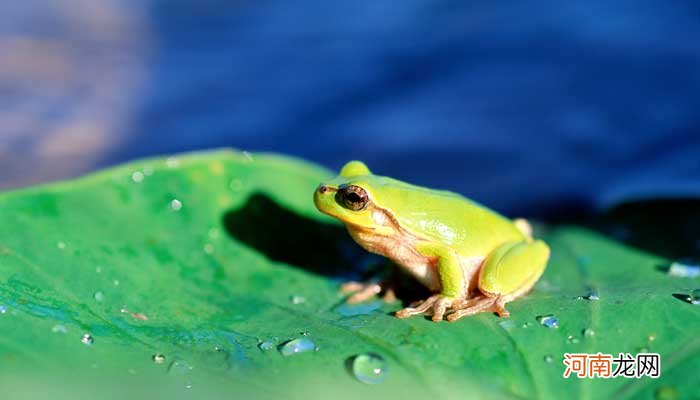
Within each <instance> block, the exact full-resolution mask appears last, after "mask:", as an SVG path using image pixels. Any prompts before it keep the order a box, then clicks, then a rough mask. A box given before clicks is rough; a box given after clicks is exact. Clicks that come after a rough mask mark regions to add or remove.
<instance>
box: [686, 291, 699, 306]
mask: <svg viewBox="0 0 700 400" xmlns="http://www.w3.org/2000/svg"><path fill="white" fill-rule="evenodd" d="M688 302H689V303H690V304H695V305H699V304H700V289H693V290H691V291H690V294H689V295H688Z"/></svg>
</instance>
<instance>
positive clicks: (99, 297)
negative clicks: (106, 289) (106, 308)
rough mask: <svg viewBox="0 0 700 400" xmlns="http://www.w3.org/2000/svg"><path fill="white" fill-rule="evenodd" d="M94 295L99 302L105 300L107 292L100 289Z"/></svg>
mask: <svg viewBox="0 0 700 400" xmlns="http://www.w3.org/2000/svg"><path fill="white" fill-rule="evenodd" d="M92 297H94V298H95V301H99V302H103V301H105V294H104V293H102V292H100V291H97V292H95V294H94V295H93V296H92Z"/></svg>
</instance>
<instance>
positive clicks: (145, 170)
mask: <svg viewBox="0 0 700 400" xmlns="http://www.w3.org/2000/svg"><path fill="white" fill-rule="evenodd" d="M143 174H144V175H146V176H151V175H153V167H143Z"/></svg>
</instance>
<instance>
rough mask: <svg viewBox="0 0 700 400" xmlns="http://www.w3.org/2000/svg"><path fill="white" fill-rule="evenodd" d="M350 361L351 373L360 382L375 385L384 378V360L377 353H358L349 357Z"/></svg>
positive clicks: (385, 368)
mask: <svg viewBox="0 0 700 400" xmlns="http://www.w3.org/2000/svg"><path fill="white" fill-rule="evenodd" d="M350 363H351V371H352V375H353V376H354V377H355V379H357V380H358V381H360V382H362V383H366V384H369V385H376V384H378V383H381V382H382V381H383V380H384V378H386V374H387V366H386V361H384V358H383V357H382V356H380V355H378V354H374V353H366V354H358V355H356V356H354V357H352V358H351V360H350Z"/></svg>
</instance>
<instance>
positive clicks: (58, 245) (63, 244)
mask: <svg viewBox="0 0 700 400" xmlns="http://www.w3.org/2000/svg"><path fill="white" fill-rule="evenodd" d="M56 247H58V248H59V249H60V250H64V249H65V248H66V244H65V243H63V242H58V243H56Z"/></svg>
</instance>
